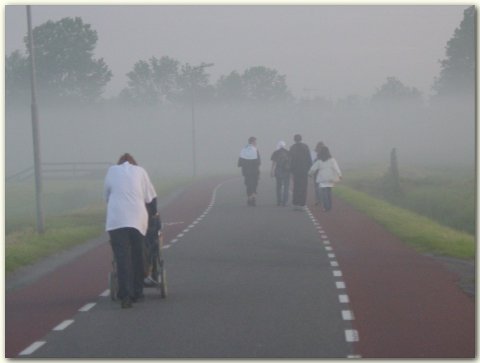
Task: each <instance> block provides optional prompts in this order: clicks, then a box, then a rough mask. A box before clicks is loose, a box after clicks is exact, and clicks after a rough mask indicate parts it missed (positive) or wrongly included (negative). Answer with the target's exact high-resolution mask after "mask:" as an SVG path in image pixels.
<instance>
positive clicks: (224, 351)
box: [6, 178, 475, 358]
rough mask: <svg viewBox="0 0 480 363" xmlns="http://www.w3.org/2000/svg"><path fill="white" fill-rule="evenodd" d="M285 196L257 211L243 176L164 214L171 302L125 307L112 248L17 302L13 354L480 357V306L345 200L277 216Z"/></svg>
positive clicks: (154, 299) (153, 293)
mask: <svg viewBox="0 0 480 363" xmlns="http://www.w3.org/2000/svg"><path fill="white" fill-rule="evenodd" d="M273 187H274V183H273V181H270V180H267V179H266V178H265V180H263V179H262V181H261V185H260V188H259V192H260V194H259V198H258V205H257V207H247V206H246V197H245V189H244V186H243V182H242V180H241V179H239V178H235V179H230V180H226V181H225V180H222V181H220V180H205V181H202V182H200V183H197V184H196V185H195V187H193V188H189V189H188V190H185V191H184V192H183V193H181V194H180V195H179V196H178V197H177V198H175V199H174V200H173V201H172V202H171V203H169V204H168V205H167V206H166V207H165V208H161V214H162V220H163V221H164V222H165V224H166V239H165V241H166V243H167V244H166V246H165V249H164V255H165V260H166V268H167V276H168V292H169V295H168V297H167V298H166V299H161V298H160V295H159V291H158V290H156V289H145V293H146V299H145V301H143V302H140V303H136V304H134V307H133V308H132V309H121V308H120V306H119V303H118V302H113V301H111V300H110V298H109V296H108V290H106V289H107V288H108V283H107V274H108V272H109V270H110V261H111V252H110V250H109V246H108V244H107V243H106V242H103V243H100V244H99V246H97V247H95V248H92V249H91V250H90V251H89V252H87V253H84V254H82V255H81V256H79V257H78V258H75V259H74V260H73V261H72V262H69V263H68V264H66V265H64V266H61V267H59V268H56V269H55V270H54V271H52V272H48V273H45V274H44V276H43V277H41V278H39V279H38V280H37V281H33V282H30V283H29V284H27V286H21V287H18V288H17V289H12V291H9V292H7V296H6V353H7V354H6V356H7V357H14V356H17V355H19V356H20V357H25V358H27V357H32V358H347V357H376V358H385V357H395V358H406V357H408V358H411V357H445V358H447V357H473V356H474V354H475V343H474V336H475V324H474V320H475V306H474V305H475V304H474V301H473V299H471V298H470V297H468V296H466V295H465V294H464V293H463V292H462V291H460V289H459V288H458V287H457V286H456V284H455V277H454V276H452V275H451V274H449V273H448V272H446V270H445V269H444V268H443V267H442V266H441V265H440V264H438V263H436V262H435V261H432V260H431V259H427V258H425V257H423V256H421V255H418V254H416V253H415V252H414V251H413V250H411V249H409V248H408V247H405V246H404V244H403V243H402V242H401V241H398V240H396V239H395V238H394V237H392V236H391V235H389V234H388V233H386V232H385V231H384V230H383V229H382V228H381V227H380V226H378V225H376V224H375V223H373V222H372V221H370V220H369V219H368V218H366V217H365V216H363V215H361V214H360V213H358V212H356V211H354V210H352V209H351V208H350V207H348V206H347V205H345V204H343V203H341V202H339V201H337V200H334V210H333V212H332V213H330V214H328V215H326V214H322V213H321V212H320V211H319V209H318V208H316V207H314V206H310V207H309V208H308V209H307V210H306V211H301V212H299V211H294V210H293V209H292V208H291V207H277V206H276V204H275V203H274V202H275V201H274V188H273ZM379 246H380V247H379ZM377 252H378V253H377ZM392 284H394V285H392ZM425 332H426V333H425Z"/></svg>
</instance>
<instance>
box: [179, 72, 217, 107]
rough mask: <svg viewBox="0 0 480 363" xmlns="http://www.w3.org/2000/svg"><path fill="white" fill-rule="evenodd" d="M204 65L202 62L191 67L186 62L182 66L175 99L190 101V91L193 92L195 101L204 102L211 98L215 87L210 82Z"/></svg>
mask: <svg viewBox="0 0 480 363" xmlns="http://www.w3.org/2000/svg"><path fill="white" fill-rule="evenodd" d="M204 65H205V64H204V63H202V64H201V65H200V66H197V67H192V66H191V65H190V64H188V63H186V64H184V65H183V66H182V68H181V72H180V76H179V78H178V89H179V92H178V95H177V101H179V102H188V103H190V102H191V97H192V92H194V97H195V102H197V101H199V102H204V101H207V100H211V99H212V98H213V96H214V94H215V89H214V87H213V86H212V85H211V84H210V81H209V78H210V76H209V74H208V73H206V70H205V69H206V67H204Z"/></svg>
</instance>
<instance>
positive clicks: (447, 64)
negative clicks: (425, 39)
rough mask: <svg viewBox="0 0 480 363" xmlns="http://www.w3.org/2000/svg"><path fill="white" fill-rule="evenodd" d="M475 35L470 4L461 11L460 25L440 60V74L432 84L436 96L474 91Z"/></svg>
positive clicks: (473, 17) (472, 8) (473, 12)
mask: <svg viewBox="0 0 480 363" xmlns="http://www.w3.org/2000/svg"><path fill="white" fill-rule="evenodd" d="M475 35H476V31H475V7H474V6H470V7H468V8H467V9H466V10H465V11H464V12H463V20H462V22H461V23H460V27H459V28H456V29H455V32H454V34H453V36H452V38H451V39H450V40H449V41H448V42H447V45H446V47H445V49H446V58H445V59H444V60H441V61H440V65H441V70H440V75H439V77H438V78H436V79H435V83H434V86H433V89H434V90H435V91H436V94H437V95H438V96H444V95H453V94H460V95H461V94H464V93H468V94H473V93H474V90H475V63H476V41H475Z"/></svg>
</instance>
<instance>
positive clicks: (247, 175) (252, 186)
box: [237, 136, 260, 206]
mask: <svg viewBox="0 0 480 363" xmlns="http://www.w3.org/2000/svg"><path fill="white" fill-rule="evenodd" d="M237 165H238V167H240V168H242V175H243V177H244V179H245V186H246V187H247V205H249V206H255V205H256V198H257V185H258V179H259V178H260V153H259V152H258V149H257V139H256V138H255V137H253V136H252V137H250V138H249V139H248V144H247V145H246V146H245V147H244V148H243V149H242V150H241V151H240V157H239V158H238V164H237Z"/></svg>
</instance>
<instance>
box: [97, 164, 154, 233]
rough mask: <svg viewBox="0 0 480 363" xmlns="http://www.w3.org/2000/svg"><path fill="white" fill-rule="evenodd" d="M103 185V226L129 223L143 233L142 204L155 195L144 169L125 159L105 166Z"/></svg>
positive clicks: (144, 211)
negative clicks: (105, 210) (105, 206)
mask: <svg viewBox="0 0 480 363" xmlns="http://www.w3.org/2000/svg"><path fill="white" fill-rule="evenodd" d="M104 188H105V199H106V201H107V222H106V230H107V231H111V230H114V229H118V228H124V227H131V228H135V229H137V230H138V231H139V232H140V233H141V234H142V235H144V236H145V235H146V234H147V228H148V212H147V208H146V206H145V204H146V203H150V202H151V201H152V200H153V198H155V197H156V196H157V194H156V193H155V189H154V187H153V185H152V183H151V182H150V179H149V177H148V174H147V172H146V171H145V169H143V168H142V167H140V166H137V165H132V164H130V163H129V162H124V163H123V164H121V165H113V166H111V167H110V168H109V169H108V172H107V176H106V177H105V187H104Z"/></svg>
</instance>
